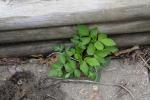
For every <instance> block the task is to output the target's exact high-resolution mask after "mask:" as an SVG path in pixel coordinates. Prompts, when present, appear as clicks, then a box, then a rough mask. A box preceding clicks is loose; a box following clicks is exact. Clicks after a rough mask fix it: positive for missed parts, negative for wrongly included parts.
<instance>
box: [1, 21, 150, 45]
mask: <svg viewBox="0 0 150 100" xmlns="http://www.w3.org/2000/svg"><path fill="white" fill-rule="evenodd" d="M89 26H90V27H94V26H97V27H98V29H99V30H100V31H101V32H104V33H107V34H123V33H125V34H126V33H130V34H132V33H135V32H147V31H150V20H141V21H131V22H118V23H107V24H106V23H105V24H91V25H89ZM74 33H75V26H64V27H51V28H39V29H25V30H15V31H1V32H0V44H3V43H12V42H13V43H17V42H27V41H40V40H54V39H64V38H70V37H72V35H73V34H74Z"/></svg>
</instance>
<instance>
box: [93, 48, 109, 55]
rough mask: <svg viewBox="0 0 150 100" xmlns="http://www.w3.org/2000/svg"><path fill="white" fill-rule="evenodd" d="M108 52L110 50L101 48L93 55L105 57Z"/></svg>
mask: <svg viewBox="0 0 150 100" xmlns="http://www.w3.org/2000/svg"><path fill="white" fill-rule="evenodd" d="M109 54H110V51H108V50H106V49H103V50H100V51H99V50H98V51H96V52H95V55H97V56H99V57H106V56H108V55H109Z"/></svg>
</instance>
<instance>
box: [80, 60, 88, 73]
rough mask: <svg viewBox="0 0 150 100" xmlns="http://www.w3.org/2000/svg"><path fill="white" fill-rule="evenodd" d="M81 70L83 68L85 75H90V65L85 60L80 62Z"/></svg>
mask: <svg viewBox="0 0 150 100" xmlns="http://www.w3.org/2000/svg"><path fill="white" fill-rule="evenodd" d="M80 70H81V71H82V72H83V73H84V74H85V75H88V73H89V67H88V65H87V64H86V62H85V61H83V62H82V63H81V64H80Z"/></svg>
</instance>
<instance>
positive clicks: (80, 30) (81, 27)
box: [77, 25, 89, 36]
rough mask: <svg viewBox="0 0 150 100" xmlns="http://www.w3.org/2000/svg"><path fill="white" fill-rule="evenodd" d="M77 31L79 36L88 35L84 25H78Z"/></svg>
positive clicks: (87, 29)
mask: <svg viewBox="0 0 150 100" xmlns="http://www.w3.org/2000/svg"><path fill="white" fill-rule="evenodd" d="M77 31H78V33H79V35H80V36H88V35H89V28H88V27H87V26H86V25H78V26H77Z"/></svg>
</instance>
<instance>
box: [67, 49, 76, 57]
mask: <svg viewBox="0 0 150 100" xmlns="http://www.w3.org/2000/svg"><path fill="white" fill-rule="evenodd" d="M66 54H67V55H68V56H72V55H74V54H75V49H73V48H71V49H70V48H67V49H66Z"/></svg>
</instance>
